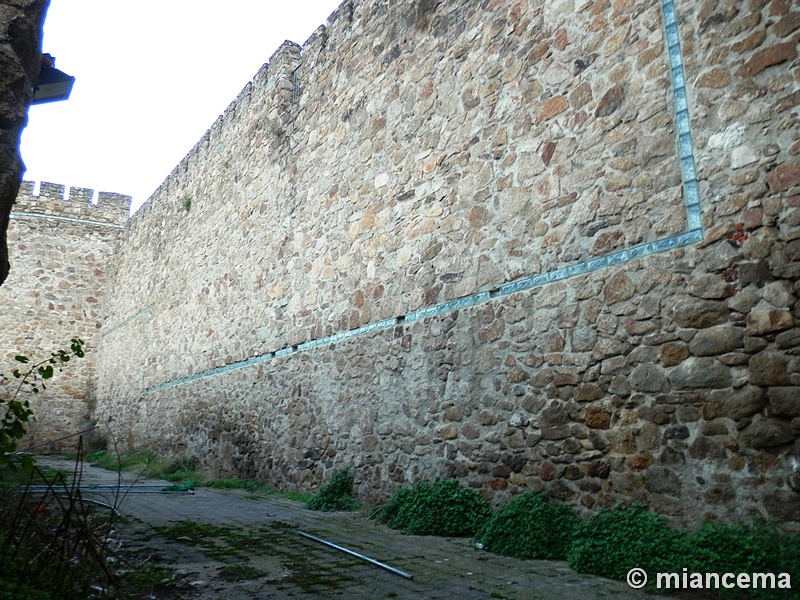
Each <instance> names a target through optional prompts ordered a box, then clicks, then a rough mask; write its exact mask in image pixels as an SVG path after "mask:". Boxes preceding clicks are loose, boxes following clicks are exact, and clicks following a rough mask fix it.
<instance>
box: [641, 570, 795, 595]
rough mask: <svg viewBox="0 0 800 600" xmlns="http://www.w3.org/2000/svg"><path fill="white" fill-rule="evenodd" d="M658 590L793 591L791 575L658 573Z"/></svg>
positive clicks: (684, 571)
mask: <svg viewBox="0 0 800 600" xmlns="http://www.w3.org/2000/svg"><path fill="white" fill-rule="evenodd" d="M656 587H657V588H658V589H667V590H668V589H699V590H711V589H719V588H720V587H722V588H727V589H733V588H739V589H743V590H746V589H750V588H753V589H759V588H762V589H776V588H777V589H779V590H790V589H792V579H791V577H790V575H789V573H778V575H775V573H689V572H688V570H687V569H684V570H683V573H657V574H656Z"/></svg>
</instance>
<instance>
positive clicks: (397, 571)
mask: <svg viewBox="0 0 800 600" xmlns="http://www.w3.org/2000/svg"><path fill="white" fill-rule="evenodd" d="M298 533H299V534H300V535H301V536H303V537H304V538H308V539H309V540H313V541H315V542H319V543H320V544H323V545H325V546H329V547H330V548H333V549H335V550H339V551H340V552H344V553H345V554H349V555H350V556H353V557H355V558H358V559H360V560H363V561H366V562H368V563H369V564H371V565H375V566H376V567H380V568H381V569H385V570H387V571H389V572H390V573H394V574H395V575H400V577H404V578H405V579H414V576H413V575H410V574H408V573H406V572H405V571H401V570H400V569H395V568H394V567H390V566H389V565H387V564H385V563H382V562H380V561H377V560H375V559H374V558H370V557H368V556H364V555H363V554H359V553H358V552H353V551H352V550H348V549H347V548H344V547H342V546H337V545H336V544H334V543H332V542H329V541H327V540H323V539H322V538H318V537H316V536H314V535H311V534H308V533H305V532H304V531H298Z"/></svg>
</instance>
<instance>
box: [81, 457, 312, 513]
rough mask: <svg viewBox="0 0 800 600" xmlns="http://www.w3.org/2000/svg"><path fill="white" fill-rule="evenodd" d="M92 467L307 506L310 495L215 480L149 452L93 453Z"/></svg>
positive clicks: (248, 481) (244, 481) (190, 464)
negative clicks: (238, 491) (292, 501)
mask: <svg viewBox="0 0 800 600" xmlns="http://www.w3.org/2000/svg"><path fill="white" fill-rule="evenodd" d="M86 460H87V461H88V462H89V463H90V464H91V465H92V466H95V467H100V468H101V469H107V470H109V471H119V470H122V471H135V472H138V473H141V474H142V475H143V476H144V477H151V478H156V479H164V480H166V481H169V482H172V483H178V484H180V483H186V482H189V481H191V482H192V483H193V484H194V486H195V488H200V487H205V488H212V489H223V490H245V491H248V492H252V493H255V494H265V495H267V496H275V497H280V498H286V499H287V500H294V501H297V502H302V503H304V504H305V503H307V502H308V501H309V500H310V499H311V497H312V496H311V495H310V494H305V493H302V492H293V491H285V492H284V491H281V490H278V489H276V488H274V487H272V486H270V485H267V484H265V483H263V482H260V481H256V480H252V479H237V478H228V479H214V478H212V477H208V476H207V475H204V474H203V473H199V472H198V471H197V470H196V465H195V463H194V461H193V460H191V459H187V458H173V459H163V458H160V457H158V456H157V455H156V454H155V453H154V452H152V451H151V450H142V449H136V450H126V451H124V452H120V453H116V452H113V451H108V450H100V451H97V452H94V453H92V454H91V455H89V457H88V458H87V459H86Z"/></svg>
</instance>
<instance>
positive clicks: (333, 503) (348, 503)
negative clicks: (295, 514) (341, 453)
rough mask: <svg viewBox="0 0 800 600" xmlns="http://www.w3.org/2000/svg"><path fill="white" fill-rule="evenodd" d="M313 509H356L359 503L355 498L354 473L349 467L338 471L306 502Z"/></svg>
mask: <svg viewBox="0 0 800 600" xmlns="http://www.w3.org/2000/svg"><path fill="white" fill-rule="evenodd" d="M306 506H307V507H308V508H310V509H311V510H324V511H333V510H355V509H356V508H358V503H357V502H356V501H355V500H354V499H353V475H352V474H351V473H350V470H349V469H341V470H339V471H336V472H335V473H334V474H333V477H331V480H330V481H329V482H328V483H326V484H325V485H323V486H322V487H321V488H320V490H319V492H317V494H316V495H315V496H314V497H313V498H311V500H309V501H308V503H307V504H306Z"/></svg>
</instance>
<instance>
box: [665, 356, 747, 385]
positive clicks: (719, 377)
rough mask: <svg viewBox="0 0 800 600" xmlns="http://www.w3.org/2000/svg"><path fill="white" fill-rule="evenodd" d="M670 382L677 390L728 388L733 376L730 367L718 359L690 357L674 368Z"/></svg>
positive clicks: (670, 375)
mask: <svg viewBox="0 0 800 600" xmlns="http://www.w3.org/2000/svg"><path fill="white" fill-rule="evenodd" d="M669 382H670V384H671V385H672V387H673V389H676V390H686V389H699V388H726V387H730V385H731V382H732V377H731V372H730V369H729V368H727V367H726V366H725V365H723V364H721V363H720V362H719V361H717V360H716V359H713V358H695V357H689V358H687V359H686V360H685V361H683V362H682V363H681V364H680V365H678V366H677V367H675V368H674V369H672V371H671V372H670V374H669Z"/></svg>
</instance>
